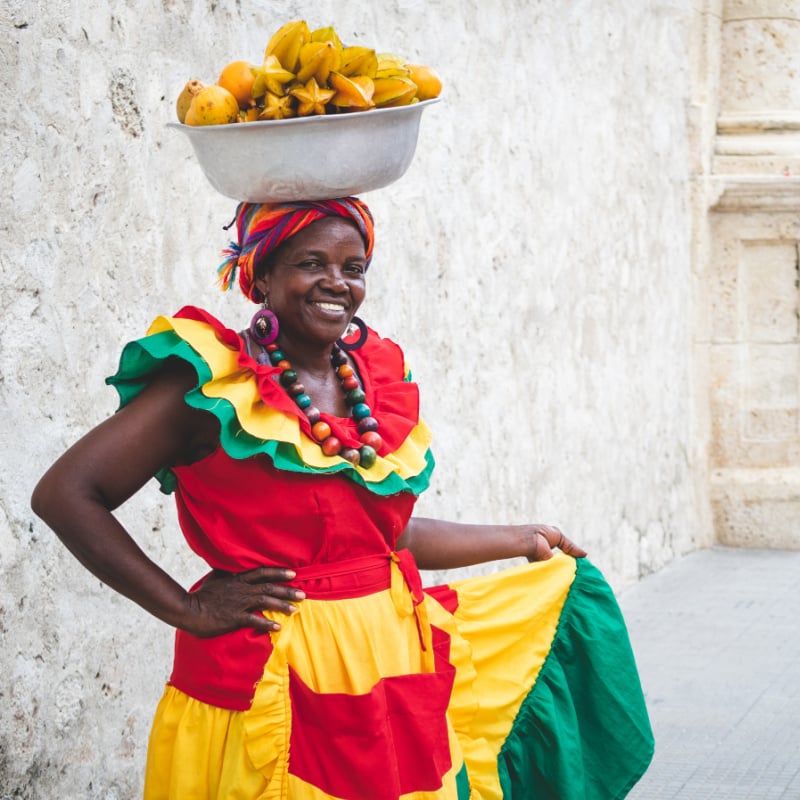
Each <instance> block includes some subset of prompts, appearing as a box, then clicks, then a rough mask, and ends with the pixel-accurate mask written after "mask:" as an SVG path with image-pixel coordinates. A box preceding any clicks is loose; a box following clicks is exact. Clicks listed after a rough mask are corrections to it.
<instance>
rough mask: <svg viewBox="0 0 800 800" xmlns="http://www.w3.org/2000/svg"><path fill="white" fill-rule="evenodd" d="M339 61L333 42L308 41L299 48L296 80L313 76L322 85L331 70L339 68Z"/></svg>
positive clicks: (303, 80) (304, 80)
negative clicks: (298, 65) (298, 66)
mask: <svg viewBox="0 0 800 800" xmlns="http://www.w3.org/2000/svg"><path fill="white" fill-rule="evenodd" d="M339 61H340V54H339V51H338V50H337V49H336V46H335V45H334V44H333V42H308V43H307V44H304V45H303V46H302V47H301V48H300V69H299V70H298V72H297V80H298V81H300V83H307V82H308V80H309V79H310V78H314V79H315V80H316V82H317V83H318V84H319V85H320V86H324V85H325V83H326V82H327V80H328V75H330V73H331V71H335V70H337V69H338V68H339ZM301 116H302V115H301Z"/></svg>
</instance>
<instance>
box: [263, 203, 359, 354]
mask: <svg viewBox="0 0 800 800" xmlns="http://www.w3.org/2000/svg"><path fill="white" fill-rule="evenodd" d="M366 269H367V259H366V255H365V249H364V240H363V239H362V238H361V234H360V233H359V231H358V228H357V227H356V226H355V224H354V223H352V222H349V221H348V220H346V219H342V218H340V217H324V218H323V219H320V220H317V221H316V222H313V223H311V225H309V226H308V227H307V228H304V229H303V230H302V231H300V232H299V233H296V234H295V235H294V236H292V237H291V238H289V239H287V240H286V241H285V242H284V243H283V244H282V245H281V246H280V247H279V248H278V249H277V250H276V251H275V252H274V253H273V255H272V258H271V266H270V267H269V269H268V270H267V272H266V273H265V274H264V275H263V276H262V277H260V278H258V279H257V280H256V286H258V288H259V289H260V290H261V292H262V293H263V294H264V295H265V296H267V297H269V304H270V307H271V308H272V310H273V311H274V312H275V314H277V316H278V319H279V321H280V325H281V331H282V333H283V334H285V335H286V336H287V337H290V338H294V339H297V340H305V341H311V342H315V343H319V344H331V343H332V342H335V341H336V340H337V339H338V338H340V337H341V336H342V334H343V333H344V331H345V330H346V328H347V326H348V324H349V323H350V320H351V319H352V318H353V316H354V314H355V313H356V311H357V310H358V307H359V306H360V305H361V303H362V301H363V300H364V295H365V292H366V282H365V272H366Z"/></svg>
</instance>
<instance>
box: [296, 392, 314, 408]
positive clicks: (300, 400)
mask: <svg viewBox="0 0 800 800" xmlns="http://www.w3.org/2000/svg"><path fill="white" fill-rule="evenodd" d="M294 401H295V403H297V405H299V406H300V408H308V407H309V406H310V405H311V398H310V397H309V396H308V395H307V394H306V393H305V392H303V394H299V395H297V397H295V399H294Z"/></svg>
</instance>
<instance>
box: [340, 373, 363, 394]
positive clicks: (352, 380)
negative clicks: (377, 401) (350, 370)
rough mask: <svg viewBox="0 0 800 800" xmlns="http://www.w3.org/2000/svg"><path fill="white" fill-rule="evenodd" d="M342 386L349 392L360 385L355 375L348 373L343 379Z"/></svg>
mask: <svg viewBox="0 0 800 800" xmlns="http://www.w3.org/2000/svg"><path fill="white" fill-rule="evenodd" d="M342 386H344V388H345V389H346V390H347V391H348V392H349V391H350V390H351V389H358V387H359V386H360V384H359V382H358V378H356V376H355V375H348V376H347V377H346V378H345V379H344V380H343V381H342Z"/></svg>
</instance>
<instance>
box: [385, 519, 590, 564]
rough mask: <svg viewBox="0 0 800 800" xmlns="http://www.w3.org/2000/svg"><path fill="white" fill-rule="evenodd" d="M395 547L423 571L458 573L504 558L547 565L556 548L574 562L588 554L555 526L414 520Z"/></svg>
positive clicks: (409, 523) (410, 522)
mask: <svg viewBox="0 0 800 800" xmlns="http://www.w3.org/2000/svg"><path fill="white" fill-rule="evenodd" d="M395 547H396V548H397V549H398V550H399V549H401V548H403V547H407V548H408V549H409V550H411V552H412V554H413V555H414V559H415V560H416V562H417V566H418V567H419V568H420V569H457V568H459V567H468V566H471V565H472V564H483V563H485V562H486V561H497V560H500V559H505V558H520V557H522V558H527V559H528V561H545V560H546V559H548V558H552V556H553V548H554V547H557V548H559V549H561V550H563V551H564V552H565V553H568V554H569V555H571V556H573V557H574V558H583V557H584V556H585V555H586V551H585V550H583V549H581V548H580V547H578V545H576V544H574V543H573V542H571V541H570V540H569V539H567V537H566V536H564V534H563V533H561V531H560V530H559V529H558V528H555V527H553V526H552V525H469V524H464V523H459V522H447V521H445V520H438V519H429V518H426V517H413V518H412V519H411V520H409V522H408V525H407V526H406V529H405V531H403V534H402V536H400V538H399V539H398V540H397V543H396V545H395Z"/></svg>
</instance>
